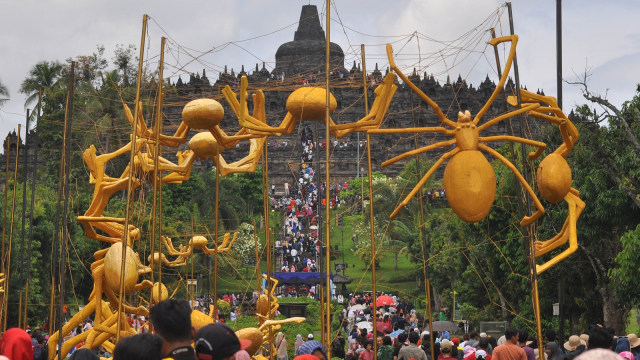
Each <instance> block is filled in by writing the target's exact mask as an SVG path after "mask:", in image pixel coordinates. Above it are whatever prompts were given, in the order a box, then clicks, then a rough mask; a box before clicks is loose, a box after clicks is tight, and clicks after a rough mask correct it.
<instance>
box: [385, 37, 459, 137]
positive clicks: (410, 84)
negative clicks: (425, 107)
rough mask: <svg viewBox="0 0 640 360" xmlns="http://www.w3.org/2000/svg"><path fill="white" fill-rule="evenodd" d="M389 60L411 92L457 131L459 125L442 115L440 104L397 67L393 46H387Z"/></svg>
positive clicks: (443, 121)
mask: <svg viewBox="0 0 640 360" xmlns="http://www.w3.org/2000/svg"><path fill="white" fill-rule="evenodd" d="M387 58H388V59H389V66H390V67H391V69H393V71H394V72H395V73H396V74H398V76H399V77H400V79H402V81H404V83H405V84H407V86H408V87H409V88H410V89H411V90H413V92H415V93H416V94H418V96H419V97H420V98H421V99H422V100H423V101H424V102H426V103H427V104H429V106H431V108H432V109H433V111H435V113H436V116H438V119H440V121H441V122H442V123H444V124H446V125H449V126H450V127H452V128H454V129H455V128H456V126H457V124H456V123H455V122H454V121H451V120H449V119H447V117H446V116H445V115H444V114H443V113H442V110H441V109H440V107H439V106H438V104H436V103H435V101H433V100H431V98H430V97H428V96H427V94H425V93H424V92H422V90H420V88H419V87H417V86H416V85H415V84H414V83H413V82H411V80H409V78H407V76H406V75H405V74H403V73H402V71H400V69H399V68H398V67H397V66H396V63H395V61H394V60H393V48H392V47H391V44H387Z"/></svg>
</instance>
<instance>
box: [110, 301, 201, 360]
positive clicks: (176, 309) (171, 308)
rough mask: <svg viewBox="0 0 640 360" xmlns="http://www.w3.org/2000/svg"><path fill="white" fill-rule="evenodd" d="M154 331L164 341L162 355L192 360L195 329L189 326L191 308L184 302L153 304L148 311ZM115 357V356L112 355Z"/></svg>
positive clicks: (175, 359)
mask: <svg viewBox="0 0 640 360" xmlns="http://www.w3.org/2000/svg"><path fill="white" fill-rule="evenodd" d="M149 317H150V318H151V323H152V324H153V329H154V331H155V332H156V333H157V334H158V335H159V336H160V337H161V338H162V340H164V342H163V343H162V355H163V356H164V357H171V358H173V359H174V360H193V359H194V358H195V352H194V349H193V348H192V347H191V339H192V337H193V335H194V332H195V329H194V328H193V327H192V326H191V308H190V307H189V303H187V301H185V300H177V299H167V300H164V301H161V302H159V303H157V304H155V305H154V306H153V307H152V308H151V310H150V311H149ZM114 356H115V354H114Z"/></svg>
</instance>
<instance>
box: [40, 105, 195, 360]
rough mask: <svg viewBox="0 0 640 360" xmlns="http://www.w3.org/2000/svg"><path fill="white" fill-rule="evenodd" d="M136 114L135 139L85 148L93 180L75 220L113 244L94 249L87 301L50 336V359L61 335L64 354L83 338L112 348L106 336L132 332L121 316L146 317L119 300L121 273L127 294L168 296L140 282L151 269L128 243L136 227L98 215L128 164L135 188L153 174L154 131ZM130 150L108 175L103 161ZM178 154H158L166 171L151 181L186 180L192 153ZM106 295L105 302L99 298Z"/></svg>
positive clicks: (164, 140)
mask: <svg viewBox="0 0 640 360" xmlns="http://www.w3.org/2000/svg"><path fill="white" fill-rule="evenodd" d="M124 109H125V114H126V116H127V118H128V119H129V121H130V122H131V123H132V124H133V117H132V115H131V112H130V111H129V109H128V107H127V106H126V105H124ZM139 118H140V121H139V122H138V126H137V127H136V129H135V131H136V135H137V136H138V138H136V140H135V142H134V141H131V142H129V143H128V144H127V145H125V146H123V147H121V148H120V149H118V150H116V151H114V152H112V153H107V154H102V155H97V150H96V148H95V146H93V145H92V146H90V147H89V149H87V150H86V151H85V152H84V153H83V159H84V161H85V163H86V164H87V167H88V169H89V173H90V180H89V181H90V183H91V184H94V192H93V198H92V201H91V204H90V206H89V208H88V209H87V211H86V212H85V214H84V215H83V216H79V217H78V221H79V222H80V224H81V225H82V227H83V228H84V231H85V235H86V236H87V237H88V238H90V239H94V240H98V241H104V242H107V243H110V244H111V245H110V247H109V248H106V249H103V250H100V251H97V252H96V253H95V254H94V257H95V259H96V261H95V262H94V263H92V264H91V275H92V277H93V281H94V288H93V291H92V293H91V295H90V297H89V303H88V304H87V305H86V306H85V307H84V308H83V310H82V311H81V312H79V313H78V314H76V315H75V316H73V317H72V318H71V319H70V320H69V321H68V322H67V323H66V324H65V325H64V326H63V328H62V330H61V331H59V332H56V333H54V334H53V335H52V337H51V339H50V342H49V359H54V358H55V357H56V356H57V353H56V351H55V348H56V344H57V342H58V339H59V337H60V336H62V337H63V338H64V339H65V341H64V344H63V346H62V348H61V351H62V355H63V356H65V355H66V354H67V353H68V352H69V350H70V349H71V348H72V347H73V346H75V345H77V344H79V343H80V342H84V345H83V347H85V348H96V347H98V346H99V345H104V346H105V347H106V348H107V349H108V350H109V349H111V350H113V343H112V342H111V341H109V339H110V338H112V337H114V336H117V334H120V335H121V336H128V335H132V334H134V333H135V331H134V330H133V329H131V328H130V326H129V324H128V322H127V321H126V319H125V315H126V314H137V315H145V316H146V315H148V311H147V309H146V308H145V307H142V306H139V307H132V306H129V305H127V304H126V303H124V304H121V303H120V299H119V298H118V296H116V292H118V291H119V289H120V279H121V276H122V278H123V279H124V290H125V294H130V293H131V292H133V291H139V290H143V289H148V288H151V287H154V288H156V289H159V291H156V292H155V293H154V294H152V298H154V301H160V300H162V299H163V298H165V297H167V296H168V294H167V291H166V288H165V287H164V285H162V284H159V283H156V284H152V283H151V282H150V281H148V280H143V281H141V282H138V278H139V276H140V275H143V274H146V273H148V272H150V271H151V268H149V267H147V266H144V265H142V263H141V262H140V259H139V257H138V254H136V253H135V252H134V251H133V250H132V248H131V245H132V244H133V243H134V242H135V241H138V240H140V230H139V229H138V228H136V227H135V226H134V225H129V226H128V228H127V229H126V231H125V227H124V223H125V219H124V218H118V217H107V216H103V214H102V213H103V211H104V209H105V207H106V205H107V204H108V202H109V200H110V198H111V197H112V196H113V195H114V194H115V193H116V192H118V191H121V190H126V189H127V187H128V182H129V180H130V169H131V167H134V168H135V169H136V170H137V171H136V172H135V173H134V175H133V178H131V184H132V188H133V189H135V188H137V187H138V186H140V184H141V181H142V178H143V177H148V178H153V173H154V170H155V165H154V161H153V158H154V153H153V151H154V147H153V146H151V145H154V143H155V134H154V132H153V131H150V130H149V129H147V128H146V125H145V123H144V119H143V118H142V114H141V113H139ZM187 132H188V126H187V125H186V124H181V125H180V126H179V128H178V131H176V134H174V136H164V135H163V136H160V137H159V142H160V144H161V145H166V146H171V147H176V146H178V145H180V144H182V143H184V142H185V141H186V133H187ZM131 151H133V152H134V160H133V162H132V163H129V164H128V166H127V167H126V168H125V170H124V171H123V172H122V174H121V175H120V176H119V177H113V176H109V175H107V173H106V167H107V164H108V163H109V162H110V161H111V160H113V159H115V158H116V157H118V156H121V155H126V154H128V153H130V152H131ZM177 157H178V160H179V162H180V163H179V164H177V165H176V164H173V163H171V162H170V161H168V160H166V159H164V158H162V157H160V158H159V159H158V171H164V172H169V174H167V175H166V176H164V177H162V178H159V179H156V180H152V181H154V182H155V181H158V182H161V183H180V182H182V181H184V180H187V179H188V178H189V175H190V171H191V166H192V164H193V160H194V159H195V154H194V153H193V152H192V151H185V152H178V153H177ZM123 247H124V249H123ZM123 250H124V254H125V255H124V257H125V259H124V260H125V268H124V274H123V273H122V268H121V266H122V265H121V264H122V254H123ZM104 296H106V299H107V300H108V301H105V300H103V297H104ZM121 306H122V308H123V309H124V312H122V313H121V319H120V320H121V321H120V328H118V315H117V311H112V309H118V308H120V307H121ZM93 313H95V326H94V327H93V329H91V330H90V331H87V332H85V333H82V334H79V335H76V336H74V337H71V338H69V334H70V331H72V330H73V329H75V327H76V326H77V325H78V324H80V323H81V322H82V321H84V319H86V318H87V317H89V316H90V315H91V314H93Z"/></svg>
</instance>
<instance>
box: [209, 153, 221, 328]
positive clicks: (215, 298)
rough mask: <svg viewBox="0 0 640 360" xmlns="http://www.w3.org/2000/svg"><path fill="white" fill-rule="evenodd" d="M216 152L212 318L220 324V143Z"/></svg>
mask: <svg viewBox="0 0 640 360" xmlns="http://www.w3.org/2000/svg"><path fill="white" fill-rule="evenodd" d="M216 151H217V154H218V157H217V158H216V214H215V218H216V219H215V226H214V229H213V230H214V235H213V243H214V245H215V247H216V252H215V253H213V314H211V317H212V318H213V319H214V320H213V321H214V322H218V231H219V226H220V159H221V156H220V143H218V142H216Z"/></svg>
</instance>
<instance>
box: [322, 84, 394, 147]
mask: <svg viewBox="0 0 640 360" xmlns="http://www.w3.org/2000/svg"><path fill="white" fill-rule="evenodd" d="M394 80H395V75H394V74H393V73H389V74H387V76H385V78H384V80H383V84H382V85H379V86H378V87H377V88H376V90H375V94H376V99H375V100H374V101H373V106H371V111H370V112H369V114H368V115H367V116H365V117H363V118H362V119H360V120H358V121H356V122H353V123H347V124H340V125H333V126H332V129H336V130H350V131H349V132H347V133H350V132H353V131H362V128H363V127H365V126H366V127H369V126H372V127H375V128H377V127H379V126H380V125H381V124H382V120H383V119H384V116H385V115H386V113H387V110H389V105H391V99H392V98H393V95H394V94H395V93H396V90H398V87H397V86H396V85H395V84H394ZM344 135H346V133H345V134H344ZM344 135H342V136H344Z"/></svg>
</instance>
